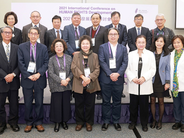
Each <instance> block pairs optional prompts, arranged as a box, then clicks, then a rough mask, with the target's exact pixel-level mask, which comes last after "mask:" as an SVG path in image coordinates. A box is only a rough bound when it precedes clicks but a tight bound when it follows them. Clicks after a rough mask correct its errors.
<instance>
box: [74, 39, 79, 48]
mask: <svg viewBox="0 0 184 138" xmlns="http://www.w3.org/2000/svg"><path fill="white" fill-rule="evenodd" d="M75 46H76V49H79V40H75Z"/></svg>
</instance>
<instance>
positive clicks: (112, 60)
mask: <svg viewBox="0 0 184 138" xmlns="http://www.w3.org/2000/svg"><path fill="white" fill-rule="evenodd" d="M109 68H110V69H115V68H116V59H115V58H109Z"/></svg>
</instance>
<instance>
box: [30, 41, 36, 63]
mask: <svg viewBox="0 0 184 138" xmlns="http://www.w3.org/2000/svg"><path fill="white" fill-rule="evenodd" d="M34 59H35V61H36V43H35V46H34ZM30 61H32V44H30Z"/></svg>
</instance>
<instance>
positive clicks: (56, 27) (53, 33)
mask: <svg viewBox="0 0 184 138" xmlns="http://www.w3.org/2000/svg"><path fill="white" fill-rule="evenodd" d="M61 22H62V20H61V17H60V16H58V15H55V16H54V17H53V18H52V25H53V28H52V29H50V30H48V31H47V32H46V34H45V45H46V46H47V49H48V54H49V58H50V57H51V56H53V55H54V53H52V52H51V49H50V47H51V44H52V42H53V41H54V40H55V39H56V38H61V39H62V38H63V30H61V29H60V27H61Z"/></svg>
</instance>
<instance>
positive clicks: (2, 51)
mask: <svg viewBox="0 0 184 138" xmlns="http://www.w3.org/2000/svg"><path fill="white" fill-rule="evenodd" d="M0 54H1V55H2V57H3V58H4V60H6V62H8V60H7V57H6V53H5V50H4V47H3V44H2V43H0Z"/></svg>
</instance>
